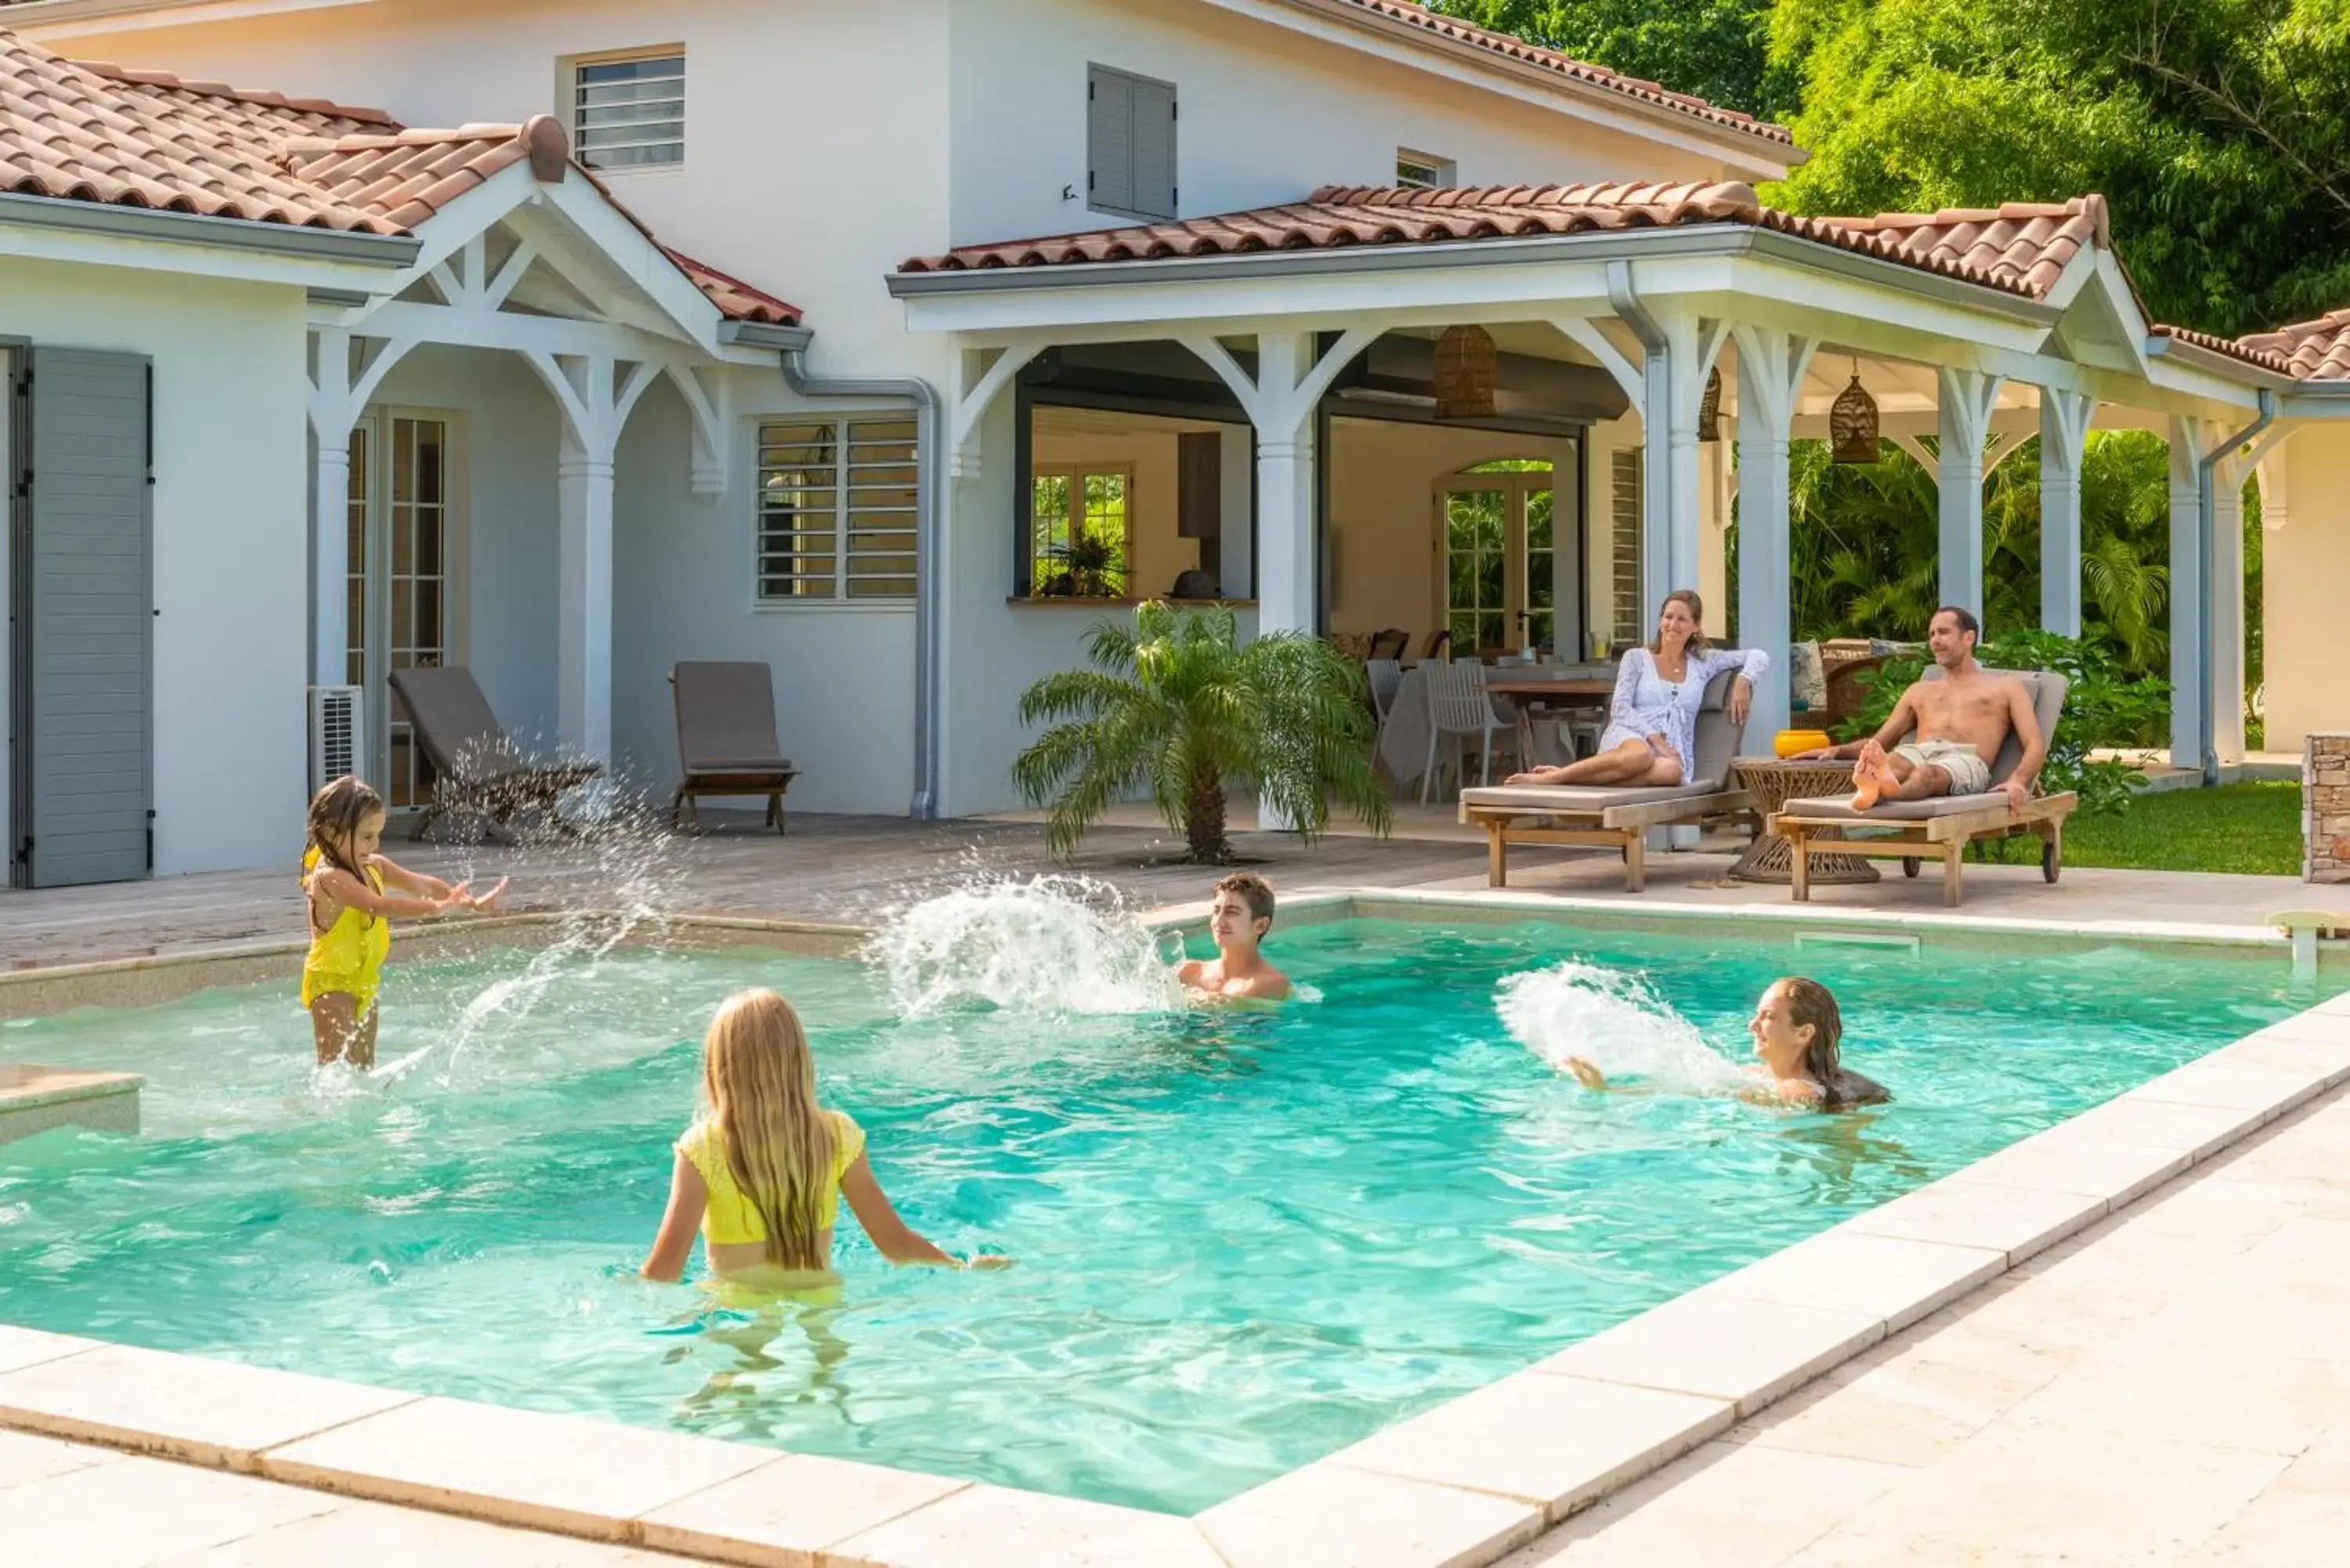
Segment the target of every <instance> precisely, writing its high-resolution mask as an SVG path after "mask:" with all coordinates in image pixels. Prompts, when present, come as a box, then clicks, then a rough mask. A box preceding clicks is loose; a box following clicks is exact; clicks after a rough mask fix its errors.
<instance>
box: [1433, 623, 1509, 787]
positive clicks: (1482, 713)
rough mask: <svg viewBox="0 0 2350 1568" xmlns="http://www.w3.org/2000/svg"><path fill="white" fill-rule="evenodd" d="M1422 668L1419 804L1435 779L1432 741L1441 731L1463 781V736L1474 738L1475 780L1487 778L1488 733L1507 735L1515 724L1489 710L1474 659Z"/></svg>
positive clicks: (1490, 759) (1465, 768)
mask: <svg viewBox="0 0 2350 1568" xmlns="http://www.w3.org/2000/svg"><path fill="white" fill-rule="evenodd" d="M1427 669H1428V688H1427V690H1428V765H1427V767H1426V768H1424V769H1423V770H1422V771H1421V773H1420V775H1419V803H1420V805H1427V804H1428V792H1429V788H1430V785H1431V784H1433V783H1434V782H1435V778H1436V767H1437V763H1436V746H1437V742H1438V740H1439V739H1440V738H1441V737H1443V736H1447V735H1449V736H1451V738H1452V751H1453V763H1454V765H1453V772H1454V775H1455V776H1456V778H1458V779H1459V780H1460V782H1461V784H1466V783H1467V782H1468V779H1469V752H1468V747H1469V738H1470V737H1471V736H1472V735H1473V736H1475V737H1476V738H1477V748H1478V752H1479V755H1480V763H1479V767H1478V774H1477V777H1478V782H1479V783H1480V784H1492V782H1493V737H1494V736H1495V735H1496V734H1502V735H1513V734H1514V733H1515V732H1516V730H1515V726H1514V725H1512V724H1508V723H1505V722H1503V720H1502V719H1501V717H1500V715H1498V714H1497V713H1495V712H1494V711H1493V699H1492V697H1491V696H1489V695H1487V693H1486V691H1485V667H1484V666H1483V665H1482V664H1480V663H1478V662H1476V661H1475V660H1474V659H1455V660H1453V661H1451V662H1450V663H1444V664H1431V665H1429V666H1428V667H1427Z"/></svg>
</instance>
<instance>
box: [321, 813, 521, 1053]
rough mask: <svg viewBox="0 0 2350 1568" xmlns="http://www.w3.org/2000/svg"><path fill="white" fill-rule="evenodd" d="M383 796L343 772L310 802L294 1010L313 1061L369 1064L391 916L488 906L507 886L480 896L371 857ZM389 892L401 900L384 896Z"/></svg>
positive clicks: (379, 841)
mask: <svg viewBox="0 0 2350 1568" xmlns="http://www.w3.org/2000/svg"><path fill="white" fill-rule="evenodd" d="M383 815H384V814H383V797H382V796H381V795H379V794H376V793H375V791H373V790H372V789H369V787H368V786H367V785H366V784H361V783H360V782H359V780H357V779H355V778H352V777H351V776H349V775H348V774H345V775H344V776H343V777H341V778H338V779H337V780H336V781H335V782H334V783H332V784H328V786H327V787H326V788H324V789H322V790H320V791H319V792H318V793H317V794H315V795H313V796H312V797H311V798H310V841H309V845H308V846H307V848H306V849H304V851H303V852H302V888H303V892H304V894H305V895H306V897H307V901H308V904H309V907H310V956H309V957H307V959H304V960H303V961H302V1005H303V1006H305V1007H307V1008H308V1009H309V1010H310V1033H311V1037H312V1039H313V1040H314V1042H315V1043H316V1044H317V1048H318V1064H319V1065H320V1066H322V1067H323V1066H325V1065H326V1064H328V1063H329V1062H336V1061H342V1062H348V1063H349V1064H351V1065H352V1066H354V1067H359V1068H368V1067H372V1066H374V1065H375V1033H376V1005H375V993H376V989H377V987H378V986H379V985H380V983H381V981H382V977H383V961H384V957H385V955H386V954H388V953H390V951H391V925H390V919H389V917H390V916H393V915H443V914H446V913H448V912H449V911H450V910H452V909H490V908H492V907H494V905H495V904H496V902H497V898H498V895H499V894H501V893H503V892H504V891H505V888H506V885H505V884H504V882H500V883H499V884H498V885H497V886H496V887H494V888H491V889H490V890H489V891H488V892H487V893H485V894H484V895H482V896H481V897H480V898H474V897H473V896H472V895H470V894H468V893H467V892H466V891H465V889H466V888H468V887H470V886H471V885H472V884H470V883H465V882H460V883H459V884H457V885H456V886H455V887H453V888H452V887H451V886H450V885H449V884H448V883H446V882H443V881H441V880H440V879H439V878H437V877H426V876H423V875H421V873H419V872H415V871H409V870H404V869H402V868H401V867H398V866H395V865H393V864H392V863H391V862H390V861H389V860H387V859H385V858H384V857H382V856H380V855H379V854H377V853H376V851H377V850H378V849H379V848H380V847H381V846H382V845H383ZM386 888H400V889H401V890H402V892H403V893H405V894H407V895H409V896H408V897H402V896H401V894H400V893H390V892H387V891H385V889H386Z"/></svg>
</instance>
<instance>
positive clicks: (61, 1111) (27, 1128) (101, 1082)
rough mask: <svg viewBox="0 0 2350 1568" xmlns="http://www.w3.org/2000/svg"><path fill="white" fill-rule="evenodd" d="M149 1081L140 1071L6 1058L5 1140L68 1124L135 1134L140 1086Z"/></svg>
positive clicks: (1, 1066) (1, 1096)
mask: <svg viewBox="0 0 2350 1568" xmlns="http://www.w3.org/2000/svg"><path fill="white" fill-rule="evenodd" d="M146 1081H147V1080H146V1079H145V1078H143V1077H141V1076H140V1075H138V1074H136V1073H89V1072H83V1071H81V1070H79V1069H78V1068H73V1067H44V1066H42V1065H40V1064H37V1063H33V1062H0V1143H8V1142H11V1141H12V1140H14V1139H16V1138H20V1137H32V1136H33V1135H34V1134H35V1133H38V1132H47V1131H48V1130H49V1129H50V1128H51V1127H64V1126H66V1125H68V1123H70V1124H71V1125H73V1126H75V1127H89V1128H91V1129H93V1130H94V1131H98V1132H120V1133H135V1132H137V1131H138V1130H139V1087H140V1085H142V1084H144V1083H145V1082H146Z"/></svg>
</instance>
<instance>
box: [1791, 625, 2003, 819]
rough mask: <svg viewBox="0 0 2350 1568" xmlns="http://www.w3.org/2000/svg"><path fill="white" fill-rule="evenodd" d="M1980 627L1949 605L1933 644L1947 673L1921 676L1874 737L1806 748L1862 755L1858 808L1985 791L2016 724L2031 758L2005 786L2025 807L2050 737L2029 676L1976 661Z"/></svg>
mask: <svg viewBox="0 0 2350 1568" xmlns="http://www.w3.org/2000/svg"><path fill="white" fill-rule="evenodd" d="M1979 629H1980V628H1978V627H1977V625H1976V623H1975V618H1974V617H1973V616H1972V615H1970V614H1969V613H1968V612H1967V611H1965V610H1962V609H1959V608H1956V607H1951V606H1948V605H1946V606H1944V607H1942V608H1940V609H1938V610H1936V611H1935V612H1934V618H1933V620H1932V621H1931V623H1929V626H1928V628H1927V631H1926V644H1927V646H1928V647H1929V648H1930V649H1932V650H1933V653H1934V662H1935V663H1937V664H1939V665H1940V666H1941V667H1942V679H1940V680H1920V681H1918V683H1917V684H1916V685H1914V686H1912V687H1910V688H1909V690H1908V691H1904V692H1903V693H1901V701H1900V702H1899V703H1898V704H1897V705H1896V706H1895V708H1894V710H1893V716H1892V717H1891V718H1889V719H1887V720H1886V721H1885V727H1884V728H1883V729H1881V730H1879V731H1877V733H1876V734H1875V735H1873V736H1871V737H1870V738H1869V739H1867V740H1866V741H1857V742H1846V743H1845V744H1843V745H1841V746H1830V747H1827V748H1826V749H1825V750H1823V751H1816V752H1806V753H1804V755H1805V756H1806V757H1856V758H1857V759H1858V761H1857V762H1856V763H1855V764H1854V767H1853V770H1852V782H1853V785H1854V794H1853V797H1852V805H1853V809H1854V810H1856V811H1866V810H1867V809H1868V808H1869V807H1870V806H1873V805H1876V804H1877V802H1878V801H1880V800H1926V799H1929V798H1930V797H1932V796H1934V795H1941V794H1982V793H1983V792H1984V791H1986V790H1988V789H1989V788H1990V787H1991V762H1992V760H1993V759H1994V758H1996V757H1997V756H1998V755H1999V749H2000V748H2001V747H2002V746H2003V745H2005V744H2006V743H2007V737H2008V733H2009V732H2010V731H2012V732H2014V733H2015V734H2016V735H2017V736H2018V737H2019V738H2020V739H2021V740H2022V742H2023V760H2022V762H2020V763H2017V764H2016V765H2015V772H2014V773H2013V774H2010V775H2009V777H2008V779H2007V782H2006V783H2004V784H2001V785H2000V786H1999V787H2000V789H2001V791H2002V793H2004V794H2006V796H2007V804H2008V807H2009V809H2010V810H2021V809H2022V806H2023V803H2024V802H2025V801H2026V800H2027V799H2029V798H2030V797H2031V794H2032V781H2033V779H2034V778H2036V777H2038V776H2039V774H2040V764H2041V763H2043V762H2045V761H2047V759H2048V739H2047V737H2046V736H2044V735H2043V734H2042V733H2041V732H2040V721H2039V719H2038V717H2037V716H2035V715H2034V714H2033V711H2032V696H2031V694H2030V693H2029V692H2027V691H2025V690H2024V689H2023V682H2022V681H2021V680H2016V679H2014V678H2013V677H2012V676H2007V675H1993V674H1991V672H1990V671H1989V670H1985V669H1983V667H1982V666H1981V665H1980V664H1977V663H1976V662H1975V639H1976V636H1977V633H1978V631H1979ZM1913 730H1914V731H1915V732H1916V734H1915V735H1914V736H1913V737H1912V738H1911V739H1909V740H1908V741H1903V740H1902V737H1903V736H1904V735H1908V734H1909V733H1910V732H1911V731H1913Z"/></svg>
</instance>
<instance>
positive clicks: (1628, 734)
mask: <svg viewBox="0 0 2350 1568" xmlns="http://www.w3.org/2000/svg"><path fill="white" fill-rule="evenodd" d="M1704 618H1705V607H1704V605H1703V604H1702V603H1701V602H1700V600H1699V598H1698V597H1697V595H1696V594H1695V593H1693V592H1691V591H1690V589H1688V588H1675V589H1674V590H1673V591H1672V592H1671V593H1669V594H1667V595H1666V596H1665V603H1664V607H1663V608H1662V609H1660V610H1659V611H1658V612H1657V639H1656V640H1655V641H1654V642H1651V643H1650V644H1648V647H1646V648H1636V649H1632V651H1631V652H1629V653H1627V654H1626V655H1625V656H1624V661H1623V663H1622V665H1621V666H1620V667H1619V668H1618V669H1617V672H1616V695H1615V698H1614V699H1613V701H1610V703H1609V704H1608V710H1607V732H1605V733H1603V734H1602V735H1601V736H1600V737H1599V750H1598V751H1597V752H1596V753H1593V754H1592V755H1590V756H1587V757H1586V758H1584V759H1583V760H1582V761H1581V762H1578V763H1567V764H1566V765H1565V767H1557V768H1535V769H1534V770H1533V771H1532V772H1530V773H1523V774H1511V775H1510V776H1509V777H1508V778H1507V779H1505V780H1503V783H1505V784H1615V785H1618V786H1637V785H1648V786H1652V787H1659V788H1661V787H1665V786H1668V785H1671V784H1680V783H1683V782H1684V781H1686V780H1687V779H1688V777H1689V768H1690V758H1691V757H1692V756H1693V754H1694V753H1695V750H1696V744H1697V711H1698V707H1699V705H1700V703H1702V702H1703V701H1705V688H1706V683H1707V682H1709V681H1711V680H1712V679H1713V678H1714V677H1715V676H1717V675H1719V674H1721V672H1722V671H1723V670H1737V671H1738V679H1737V680H1734V681H1732V682H1731V686H1730V701H1729V704H1728V707H1729V711H1730V717H1731V722H1735V723H1740V724H1742V723H1744V722H1746V711H1747V709H1748V707H1749V706H1750V705H1751V704H1752V702H1753V701H1754V682H1755V681H1757V680H1761V679H1762V677H1763V671H1764V670H1768V669H1770V668H1771V656H1770V655H1769V654H1767V653H1764V652H1763V650H1762V649H1759V648H1752V649H1743V650H1738V649H1716V648H1714V647H1712V646H1711V645H1710V644H1709V643H1708V642H1707V641H1706V639H1705V633H1704V632H1703V631H1702V630H1700V626H1701V625H1702V623H1703V621H1704Z"/></svg>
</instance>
